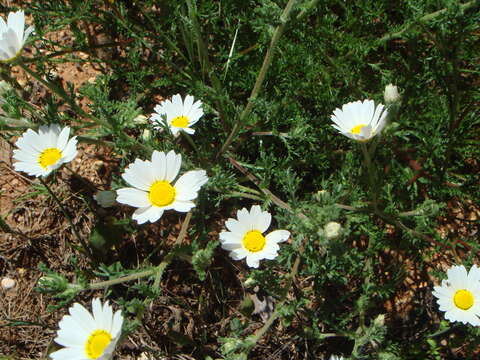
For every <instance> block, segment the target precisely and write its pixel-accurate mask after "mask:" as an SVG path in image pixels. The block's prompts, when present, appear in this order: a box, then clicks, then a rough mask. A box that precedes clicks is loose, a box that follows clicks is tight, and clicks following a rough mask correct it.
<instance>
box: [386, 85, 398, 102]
mask: <svg viewBox="0 0 480 360" xmlns="http://www.w3.org/2000/svg"><path fill="white" fill-rule="evenodd" d="M383 98H384V99H385V103H387V104H393V103H395V102H397V101H398V100H400V94H399V93H398V87H397V86H396V85H393V84H388V85H387V86H385V91H384V93H383Z"/></svg>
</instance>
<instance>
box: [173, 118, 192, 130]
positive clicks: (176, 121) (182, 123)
mask: <svg viewBox="0 0 480 360" xmlns="http://www.w3.org/2000/svg"><path fill="white" fill-rule="evenodd" d="M172 125H173V126H175V127H178V128H186V127H187V126H188V117H186V116H183V115H181V116H177V117H176V118H173V120H172Z"/></svg>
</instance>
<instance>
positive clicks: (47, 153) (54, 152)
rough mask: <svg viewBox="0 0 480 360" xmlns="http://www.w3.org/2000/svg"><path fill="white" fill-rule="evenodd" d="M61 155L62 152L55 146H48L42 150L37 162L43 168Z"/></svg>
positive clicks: (54, 161) (53, 162)
mask: <svg viewBox="0 0 480 360" xmlns="http://www.w3.org/2000/svg"><path fill="white" fill-rule="evenodd" d="M61 157H62V152H61V151H60V150H58V149H57V148H48V149H45V150H43V151H42V152H41V153H40V156H39V157H38V163H39V164H40V166H41V167H42V168H44V169H46V168H47V167H48V166H49V165H53V164H55V163H56V162H57V161H58V160H60V158H61Z"/></svg>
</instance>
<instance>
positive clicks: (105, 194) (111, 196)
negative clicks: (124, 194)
mask: <svg viewBox="0 0 480 360" xmlns="http://www.w3.org/2000/svg"><path fill="white" fill-rule="evenodd" d="M93 198H94V199H95V201H96V202H97V204H98V205H100V206H101V207H104V208H108V207H112V206H114V205H115V204H116V199H117V193H116V192H115V191H109V190H106V191H97V193H96V194H95V195H93Z"/></svg>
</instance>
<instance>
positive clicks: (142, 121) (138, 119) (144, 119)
mask: <svg viewBox="0 0 480 360" xmlns="http://www.w3.org/2000/svg"><path fill="white" fill-rule="evenodd" d="M133 122H134V123H135V124H146V123H147V122H148V118H147V117H146V116H145V115H138V116H137V117H136V118H135V119H133Z"/></svg>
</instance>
